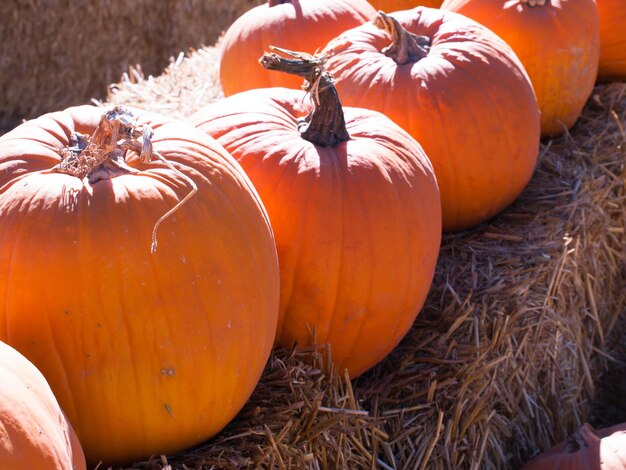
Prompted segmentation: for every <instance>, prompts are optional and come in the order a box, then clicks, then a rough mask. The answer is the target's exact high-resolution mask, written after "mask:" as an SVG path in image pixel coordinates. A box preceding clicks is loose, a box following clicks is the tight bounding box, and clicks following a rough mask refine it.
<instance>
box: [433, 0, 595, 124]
mask: <svg viewBox="0 0 626 470" xmlns="http://www.w3.org/2000/svg"><path fill="white" fill-rule="evenodd" d="M524 1H525V0H495V1H494V0H446V1H445V2H444V3H443V5H442V6H441V8H442V9H444V10H450V11H455V12H457V13H461V14H463V15H465V16H467V17H469V18H472V19H474V20H476V21H478V22H479V23H482V24H484V25H485V26H487V27H488V28H490V29H491V30H492V31H494V32H495V33H496V34H498V35H499V36H500V37H501V38H502V39H504V40H505V41H506V42H507V43H508V44H509V45H510V46H511V48H512V49H513V50H514V51H515V53H516V54H517V56H518V57H519V59H520V60H521V62H522V64H523V65H524V67H525V68H526V72H528V76H529V77H530V81H531V83H532V84H533V87H534V89H535V93H536V95H537V101H538V103H539V109H540V110H541V134H542V135H543V136H557V135H560V134H562V133H564V132H565V131H566V130H567V129H569V128H570V127H572V126H573V125H574V123H575V122H576V120H577V119H578V117H579V116H580V114H581V112H582V109H583V106H584V105H585V103H586V102H587V99H588V98H589V96H590V95H591V92H592V90H593V86H594V83H595V81H596V77H597V74H598V61H599V53H600V49H599V47H600V29H599V20H598V9H597V7H596V3H595V0H549V1H548V2H547V3H546V4H545V5H542V6H534V7H530V6H528V4H526V3H524Z"/></svg>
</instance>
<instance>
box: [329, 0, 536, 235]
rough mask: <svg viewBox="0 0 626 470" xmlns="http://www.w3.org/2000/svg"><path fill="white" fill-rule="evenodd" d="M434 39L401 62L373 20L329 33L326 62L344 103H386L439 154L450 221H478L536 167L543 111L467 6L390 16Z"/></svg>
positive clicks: (456, 226)
mask: <svg viewBox="0 0 626 470" xmlns="http://www.w3.org/2000/svg"><path fill="white" fill-rule="evenodd" d="M391 16H392V17H393V18H395V19H396V20H397V21H398V22H399V23H400V25H402V26H403V27H404V28H405V29H406V31H408V32H410V33H414V34H416V35H420V36H424V37H425V38H428V41H430V47H429V50H428V52H427V54H426V55H425V56H424V57H423V58H421V59H419V60H411V61H409V62H407V63H397V62H396V60H395V59H394V58H393V57H388V56H387V55H385V53H384V52H383V49H385V48H386V47H388V46H389V45H390V44H391V43H392V37H391V35H390V34H389V33H388V32H387V31H385V30H383V29H381V28H379V27H377V26H375V25H374V24H373V23H366V24H364V25H362V26H359V27H357V28H354V29H352V30H349V31H346V32H345V33H344V34H342V35H341V36H339V37H338V38H337V39H335V40H333V41H331V42H330V43H329V44H328V46H327V48H326V49H325V53H328V54H330V57H329V59H328V62H327V63H326V66H327V69H328V71H329V72H330V73H331V74H332V75H333V77H334V78H335V83H336V87H337V90H338V92H339V95H340V96H341V98H342V102H343V103H344V105H345V106H361V107H366V108H370V109H374V110H377V111H380V112H382V113H384V114H386V115H387V116H389V117H390V118H391V119H393V120H394V121H395V122H396V123H397V124H399V125H400V126H401V127H402V128H403V129H405V130H406V131H408V132H409V134H411V135H412V136H413V137H414V138H415V139H416V140H417V141H418V142H419V143H420V144H421V145H422V147H423V148H424V151H425V152H426V155H428V157H429V158H430V160H431V161H432V164H433V167H434V169H435V174H436V175H437V181H438V182H439V189H440V191H441V200H442V210H443V227H444V229H445V230H447V231H454V230H460V229H464V228H468V227H472V226H474V225H476V224H478V223H480V222H482V221H485V220H487V219H489V218H491V217H493V216H494V215H496V214H497V213H499V212H500V211H501V210H502V209H504V208H505V207H507V206H508V205H509V204H511V202H513V200H514V199H515V198H516V197H517V196H518V195H519V194H520V193H521V191H522V190H523V189H524V188H525V186H526V184H527V183H528V181H529V180H530V177H531V175H532V173H533V170H534V167H535V162H536V159H537V154H538V150H539V109H538V107H537V101H536V99H535V95H534V93H533V89H532V86H531V84H530V82H529V80H528V76H527V75H526V72H525V71H524V69H523V67H522V65H521V63H520V62H519V60H518V59H517V58H516V57H515V55H514V54H513V52H512V50H511V49H510V48H509V47H508V46H507V45H506V44H505V43H504V42H503V41H502V40H501V39H500V38H498V37H497V36H496V35H495V34H494V33H492V32H491V31H489V30H487V29H486V28H485V27H483V26H481V25H479V24H478V23H476V22H474V21H472V20H469V19H467V18H465V17H463V16H461V15H459V14H456V13H452V12H448V11H442V10H438V9H432V8H422V7H418V8H415V9H412V10H406V11H400V12H396V13H393V14H392V15H391Z"/></svg>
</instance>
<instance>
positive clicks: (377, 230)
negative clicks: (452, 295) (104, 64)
mask: <svg viewBox="0 0 626 470" xmlns="http://www.w3.org/2000/svg"><path fill="white" fill-rule="evenodd" d="M266 57H267V56H266ZM269 57H272V58H273V59H272V61H273V60H275V61H277V62H276V63H274V62H272V61H270V62H268V63H267V65H268V66H271V67H273V66H276V67H277V69H279V70H280V69H282V65H280V64H282V59H278V57H277V56H275V55H273V56H269ZM268 60H269V59H268ZM272 64H273V65H272ZM298 64H299V65H296V67H301V68H302V69H307V70H309V71H310V69H311V67H313V68H315V64H314V61H313V62H307V61H306V60H304V61H300V62H298ZM312 64H313V65H312ZM286 70H290V69H289V67H286ZM316 70H318V69H316ZM318 71H319V70H318ZM273 73H278V72H273ZM315 77H317V78H315ZM309 82H310V83H313V84H314V88H313V90H311V93H312V96H313V97H314V99H317V100H318V101H317V103H318V105H317V107H314V106H313V104H312V102H311V100H310V99H309V98H307V96H306V95H305V92H304V91H300V90H289V89H286V88H273V89H259V90H250V91H247V92H243V93H240V94H237V95H234V96H232V97H229V98H226V99H224V100H222V101H220V102H217V103H214V104H213V105H211V106H209V107H208V108H206V109H203V110H201V111H199V112H198V113H197V114H195V115H194V116H192V118H191V119H192V122H194V123H195V124H196V125H197V126H198V127H199V128H200V129H202V130H204V131H205V132H207V133H208V134H209V135H211V136H213V137H215V138H216V139H217V140H218V141H219V142H220V143H221V144H223V145H224V146H225V147H226V148H227V149H228V150H229V151H230V152H231V153H232V154H233V156H234V157H235V158H237V160H238V161H239V162H240V163H241V164H242V166H243V167H244V169H245V170H246V172H247V173H248V175H249V176H250V179H251V180H252V182H253V183H254V185H255V187H256V188H257V189H258V191H259V194H260V196H261V198H262V200H263V203H264V204H265V207H266V208H267V211H268V214H269V216H270V220H271V222H272V227H273V228H274V232H275V236H276V245H277V248H278V257H279V264H280V273H281V276H280V278H281V279H280V280H281V302H280V319H279V324H278V332H277V343H278V344H280V345H285V346H292V345H293V344H294V342H296V343H297V344H298V345H299V346H306V345H310V344H311V342H312V341H313V339H315V340H316V341H317V343H318V344H326V343H328V344H330V346H331V351H332V359H333V361H334V363H335V365H336V366H337V367H338V368H339V370H341V371H343V370H344V369H348V371H349V373H350V376H352V377H356V376H357V375H359V374H361V373H362V372H363V371H365V370H366V369H368V368H369V367H371V366H373V365H374V364H375V363H377V362H378V361H380V360H381V359H382V358H383V357H384V356H385V355H386V354H387V353H389V352H390V351H391V349H392V348H393V347H394V346H395V345H396V344H397V343H398V342H399V341H400V339H401V338H402V337H403V336H404V334H405V333H406V332H407V330H408V329H409V327H410V326H411V324H412V323H413V321H414V319H415V317H416V315H417V314H418V312H419V311H420V309H421V307H422V305H423V303H424V300H425V298H426V294H427V292H428V290H429V288H430V284H431V281H432V277H433V273H434V269H435V263H436V260H437V255H438V252H439V244H440V240H441V209H440V203H439V191H438V189H437V183H436V181H435V177H434V174H433V171H432V167H431V165H430V162H429V161H428V159H427V158H426V156H425V155H424V152H423V151H422V149H421V147H420V146H419V144H418V143H417V142H415V140H414V139H412V138H411V137H410V136H409V135H408V134H407V133H406V132H404V131H403V130H402V129H400V128H399V127H398V126H397V125H395V124H394V123H393V122H392V121H391V120H389V119H388V118H387V117H385V116H383V115H382V114H380V113H377V112H374V111H370V110H365V109H357V108H344V109H342V108H341V105H340V104H339V101H338V99H337V95H336V94H335V91H334V88H333V87H332V84H331V83H330V78H329V77H327V76H326V74H324V73H322V74H321V75H316V74H315V73H312V76H310V77H309ZM314 108H315V109H314ZM309 113H311V114H309ZM344 113H345V120H344ZM314 332H315V334H316V336H315V338H313V334H314Z"/></svg>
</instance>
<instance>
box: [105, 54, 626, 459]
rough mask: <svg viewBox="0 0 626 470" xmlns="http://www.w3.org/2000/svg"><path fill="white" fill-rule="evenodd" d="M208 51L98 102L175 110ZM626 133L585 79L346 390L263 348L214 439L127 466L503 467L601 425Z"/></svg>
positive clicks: (192, 89)
mask: <svg viewBox="0 0 626 470" xmlns="http://www.w3.org/2000/svg"><path fill="white" fill-rule="evenodd" d="M218 47H219V43H218V45H217V46H216V47H208V48H203V49H201V50H198V51H197V52H194V53H193V54H191V55H190V56H189V57H186V58H182V57H181V58H180V59H179V60H177V61H176V62H173V63H172V64H171V65H170V66H169V68H168V69H167V70H166V72H165V73H164V74H162V75H160V76H158V77H156V78H152V77H150V78H145V77H143V76H142V74H141V73H138V72H133V73H130V74H128V75H126V76H125V77H124V79H123V80H122V81H121V82H120V83H118V84H116V85H115V86H113V87H112V88H111V90H110V94H109V96H108V98H107V100H106V102H105V103H103V104H105V105H109V104H122V103H123V104H127V105H132V106H138V107H143V108H146V109H149V110H153V111H158V112H165V113H168V114H171V115H174V116H178V117H181V118H184V117H185V116H188V115H190V114H191V113H193V112H195V111H196V110H197V109H199V108H200V107H201V106H203V105H205V104H208V103H210V102H212V101H214V100H216V99H219V98H220V97H221V93H220V91H219V83H218V78H217V56H218V50H217V48H218ZM625 127H626V84H610V85H600V86H598V87H597V88H596V89H595V91H594V94H593V96H592V98H591V99H590V100H589V102H588V104H587V106H586V108H585V111H584V113H583V116H582V117H581V119H580V120H579V122H578V123H577V124H576V126H575V127H574V129H572V131H571V133H570V134H567V135H566V136H564V137H562V138H559V139H555V140H550V141H545V142H543V143H542V147H541V155H540V159H539V163H538V167H537V170H536V173H535V176H534V178H533V179H532V181H531V183H530V185H529V186H528V188H527V190H526V191H525V192H524V194H523V195H522V196H521V197H520V198H519V200H518V201H517V202H516V203H514V204H513V206H511V207H510V208H509V209H507V210H506V211H505V212H504V213H503V214H502V215H501V216H499V217H498V218H496V219H494V220H493V221H491V222H489V223H486V224H483V225H481V226H480V227H478V228H476V229H474V230H472V231H469V232H464V233H460V234H455V235H447V236H445V237H444V240H443V246H442V251H441V255H440V259H439V263H438V268H437V274H436V278H435V280H434V284H433V287H432V290H431V294H430V296H429V299H428V301H427V304H426V306H425V308H424V311H423V312H422V313H421V314H420V316H419V317H418V319H417V321H416V323H415V325H414V327H413V328H412V330H411V331H410V333H409V334H408V335H407V337H406V338H405V339H404V341H403V342H402V343H401V344H400V345H399V346H398V347H397V348H396V349H395V351H394V352H393V353H392V354H391V355H390V356H389V357H388V358H387V359H386V360H385V361H383V362H382V363H381V364H379V365H378V366H376V367H375V368H374V369H373V370H371V371H369V372H368V373H366V374H365V375H364V376H362V377H360V378H359V379H358V380H356V381H355V382H354V383H353V384H350V382H349V381H348V380H347V379H346V378H345V377H343V376H342V375H341V374H340V373H338V372H337V371H332V370H329V369H328V368H327V361H324V353H323V351H321V352H319V351H318V352H317V353H316V354H314V355H313V356H311V355H310V354H306V353H298V354H294V353H292V352H290V351H277V352H276V353H275V354H274V355H273V356H272V359H271V360H270V364H269V365H268V367H267V370H266V372H265V374H264V376H263V378H262V381H261V383H260V385H259V387H258V388H257V390H256V392H255V393H254V395H253V397H252V398H251V400H250V401H249V403H248V405H247V406H246V407H245V409H244V410H243V412H242V413H241V414H240V415H239V416H238V417H237V418H236V419H235V421H234V422H233V423H231V424H230V425H229V426H228V428H227V429H226V430H225V431H224V432H223V433H221V434H220V435H219V436H217V437H216V438H215V439H213V440H211V441H210V442H208V443H205V444H203V445H201V446H198V447H197V448H195V449H192V450H190V451H188V452H185V453H182V454H180V455H176V456H169V457H167V458H166V457H155V458H154V459H151V460H150V461H148V462H138V463H136V464H135V465H134V466H133V468H143V469H146V468H151V469H152V468H157V469H161V468H163V469H166V468H213V467H215V468H254V467H261V468H268V467H269V468H310V469H317V468H349V469H352V468H382V469H389V468H393V469H396V468H397V469H400V468H415V469H425V468H428V469H483V468H517V467H518V466H519V465H521V464H522V463H523V462H525V461H526V460H528V459H529V457H530V456H531V455H533V454H535V453H536V452H538V451H540V450H542V449H545V448H547V447H549V446H550V445H552V444H553V443H555V442H556V441H559V440H562V439H564V438H565V437H566V436H567V434H568V433H570V432H572V431H574V430H575V429H576V428H578V427H579V425H580V424H581V423H582V422H583V421H584V420H586V419H589V418H594V416H595V419H596V421H597V422H600V421H605V422H606V424H611V416H610V413H611V411H610V408H606V407H605V408H602V406H600V405H595V407H594V408H593V413H592V406H591V405H592V404H593V403H595V402H594V399H596V402H597V401H598V400H597V399H598V398H603V397H599V396H598V389H597V385H596V384H597V383H598V379H599V378H600V377H601V376H602V374H603V373H605V371H607V369H608V371H609V372H607V373H610V371H611V370H614V369H615V368H616V367H617V368H619V367H621V366H623V363H621V362H619V361H618V360H617V359H616V358H614V357H612V356H611V354H619V350H620V345H623V344H624V330H625V328H626V321H624V319H623V317H624V316H623V315H622V313H623V304H624V296H625V292H626V291H625V290H624V287H625V285H626V283H625V282H624V281H625V273H626V270H625V269H624V268H625V264H624V261H625V259H626V258H625V257H624V254H625V253H624V249H625V243H624V242H625V236H624V231H625V221H626V213H625V211H624V207H625V201H624V162H625V161H626V160H625V157H626V133H625V131H624V128H625ZM620 315H621V317H620ZM609 366H611V367H610V368H609ZM601 393H605V388H601ZM614 393H617V396H619V394H620V393H621V394H623V390H622V391H621V392H619V390H618V391H617V392H614ZM608 395H610V391H609V392H608ZM600 401H601V402H602V400H600ZM604 403H607V401H606V400H604ZM168 465H169V466H168Z"/></svg>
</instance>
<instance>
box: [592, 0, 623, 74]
mask: <svg viewBox="0 0 626 470" xmlns="http://www.w3.org/2000/svg"><path fill="white" fill-rule="evenodd" d="M596 2H597V4H598V14H599V17H600V68H599V70H598V77H599V78H600V80H602V81H608V80H622V81H623V80H626V34H624V28H626V2H624V1H623V0H596Z"/></svg>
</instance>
